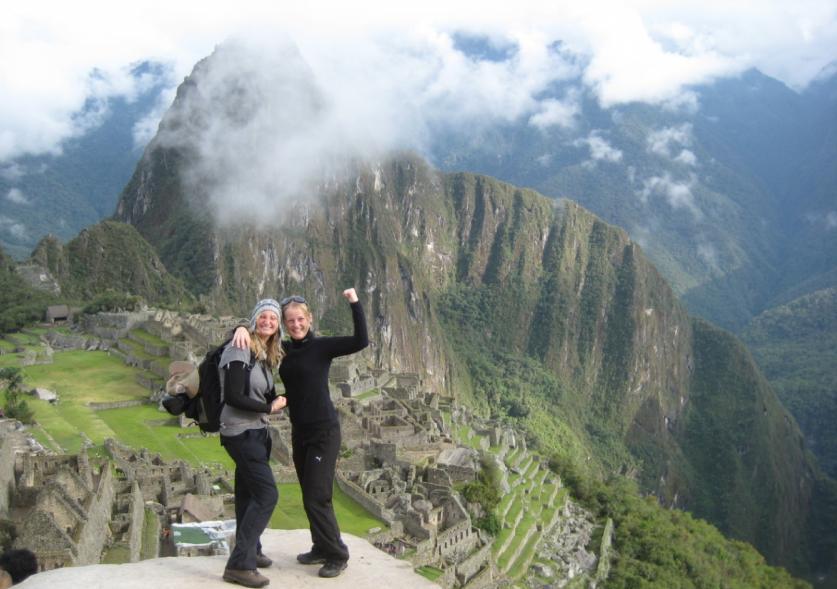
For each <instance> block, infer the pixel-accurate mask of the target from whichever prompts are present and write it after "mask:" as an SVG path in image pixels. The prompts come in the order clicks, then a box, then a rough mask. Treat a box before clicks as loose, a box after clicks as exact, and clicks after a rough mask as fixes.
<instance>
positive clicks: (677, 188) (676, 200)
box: [638, 173, 703, 219]
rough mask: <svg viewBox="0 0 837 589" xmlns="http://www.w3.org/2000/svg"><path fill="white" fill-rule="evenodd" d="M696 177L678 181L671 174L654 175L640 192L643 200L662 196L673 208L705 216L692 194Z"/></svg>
mask: <svg viewBox="0 0 837 589" xmlns="http://www.w3.org/2000/svg"><path fill="white" fill-rule="evenodd" d="M694 182H695V178H694V177H692V178H690V179H689V181H688V182H677V181H676V180H674V179H672V177H671V176H670V175H669V174H667V173H666V174H664V175H663V176H652V177H651V178H648V179H647V180H644V181H643V187H642V190H641V191H640V192H639V193H638V194H639V197H640V200H642V202H648V199H649V198H650V197H652V196H662V197H663V199H664V200H665V201H666V202H667V203H668V205H669V206H670V207H671V208H673V209H686V210H687V211H689V212H690V213H692V215H693V216H694V218H695V219H701V218H703V213H702V212H701V211H700V209H699V208H698V207H697V205H696V204H695V199H694V196H693V195H692V188H691V187H692V185H693V184H694Z"/></svg>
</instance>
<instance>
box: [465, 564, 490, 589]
mask: <svg viewBox="0 0 837 589" xmlns="http://www.w3.org/2000/svg"><path fill="white" fill-rule="evenodd" d="M494 576H495V575H494V564H493V563H492V562H491V561H489V562H488V564H487V566H486V567H485V568H483V569H482V570H481V571H480V572H479V573H477V575H476V576H475V577H473V578H472V579H470V580H469V581H468V582H467V584H466V585H465V586H464V587H463V588H462V589H489V588H493V587H496V585H495V579H494Z"/></svg>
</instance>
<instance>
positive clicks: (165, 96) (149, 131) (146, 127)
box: [133, 88, 175, 148]
mask: <svg viewBox="0 0 837 589" xmlns="http://www.w3.org/2000/svg"><path fill="white" fill-rule="evenodd" d="M174 96H175V89H174V88H169V89H168V90H166V91H164V92H162V93H160V96H159V98H158V100H157V103H156V104H155V105H154V108H152V109H151V112H149V113H148V114H147V115H145V116H144V117H143V118H142V119H140V120H139V121H137V122H136V124H134V128H133V135H134V147H135V148H142V147H145V146H146V145H148V142H149V141H151V140H152V139H153V138H154V135H156V134H157V126H158V125H159V124H160V120H161V119H162V118H163V115H164V114H165V112H166V111H167V110H168V109H169V107H170V106H171V104H172V102H173V101H174Z"/></svg>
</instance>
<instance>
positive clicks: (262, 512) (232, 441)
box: [221, 428, 279, 570]
mask: <svg viewBox="0 0 837 589" xmlns="http://www.w3.org/2000/svg"><path fill="white" fill-rule="evenodd" d="M221 445H222V446H223V447H224V449H225V450H226V451H227V454H229V455H230V458H232V459H233V461H234V462H235V548H233V551H232V553H231V554H230V558H229V559H228V560H227V568H228V569H236V570H255V568H256V554H260V553H261V551H262V543H261V541H260V538H261V535H262V532H264V530H265V528H266V527H267V524H268V522H270V516H271V515H272V514H273V508H274V507H276V502H277V501H278V500H279V491H278V490H277V489H276V480H275V479H274V478H273V471H272V470H270V464H269V463H268V460H269V458H270V450H271V447H272V444H271V441H270V434H269V433H268V431H267V428H258V429H248V430H246V431H245V432H244V433H241V434H238V435H237V436H221Z"/></svg>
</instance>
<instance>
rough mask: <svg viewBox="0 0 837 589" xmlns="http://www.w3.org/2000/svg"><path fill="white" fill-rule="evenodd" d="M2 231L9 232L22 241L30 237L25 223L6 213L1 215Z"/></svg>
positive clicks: (0, 225)
mask: <svg viewBox="0 0 837 589" xmlns="http://www.w3.org/2000/svg"><path fill="white" fill-rule="evenodd" d="M0 231H2V232H5V233H8V234H9V235H11V236H12V237H14V238H15V239H18V240H20V241H27V240H28V238H29V231H28V230H27V229H26V226H25V225H23V224H22V223H18V222H17V221H15V220H14V219H10V218H9V217H6V216H4V215H0Z"/></svg>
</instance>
